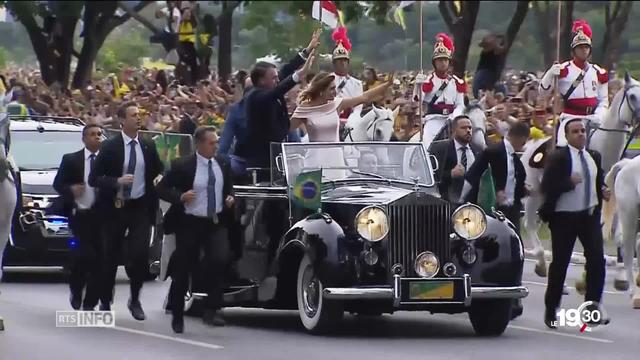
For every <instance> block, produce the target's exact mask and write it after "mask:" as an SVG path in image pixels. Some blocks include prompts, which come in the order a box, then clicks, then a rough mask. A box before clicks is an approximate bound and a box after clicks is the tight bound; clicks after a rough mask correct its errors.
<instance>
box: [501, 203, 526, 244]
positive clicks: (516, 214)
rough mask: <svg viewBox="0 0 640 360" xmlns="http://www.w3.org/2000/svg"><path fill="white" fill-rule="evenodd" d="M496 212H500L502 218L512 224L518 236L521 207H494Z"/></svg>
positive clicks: (516, 205)
mask: <svg viewBox="0 0 640 360" xmlns="http://www.w3.org/2000/svg"><path fill="white" fill-rule="evenodd" d="M496 210H498V211H500V212H502V213H503V214H504V216H505V217H506V218H507V219H509V221H511V222H512V223H513V225H514V226H515V227H516V234H518V236H520V219H521V218H522V213H521V211H522V206H521V205H519V204H515V205H511V206H505V205H498V206H496Z"/></svg>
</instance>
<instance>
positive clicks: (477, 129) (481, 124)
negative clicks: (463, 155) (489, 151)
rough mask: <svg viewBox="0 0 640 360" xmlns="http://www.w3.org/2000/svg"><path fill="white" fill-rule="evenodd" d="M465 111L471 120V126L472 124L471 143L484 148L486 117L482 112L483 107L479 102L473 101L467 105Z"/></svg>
mask: <svg viewBox="0 0 640 360" xmlns="http://www.w3.org/2000/svg"><path fill="white" fill-rule="evenodd" d="M465 113H466V115H467V116H468V117H469V119H470V120H471V126H473V132H472V137H471V143H472V144H474V145H475V146H477V147H479V148H480V149H484V148H486V147H487V139H486V135H487V117H486V116H485V114H484V109H483V108H482V106H481V105H480V104H479V103H477V102H475V103H472V104H469V106H467V108H466V110H465Z"/></svg>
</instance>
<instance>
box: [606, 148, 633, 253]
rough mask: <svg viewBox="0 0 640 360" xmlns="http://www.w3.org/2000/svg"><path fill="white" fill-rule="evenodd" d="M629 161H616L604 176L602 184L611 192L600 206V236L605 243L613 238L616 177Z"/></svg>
mask: <svg viewBox="0 0 640 360" xmlns="http://www.w3.org/2000/svg"><path fill="white" fill-rule="evenodd" d="M629 161H630V159H622V160H620V161H618V162H617V163H616V164H615V165H613V167H612V168H611V170H609V172H608V173H607V176H605V178H604V184H605V185H606V186H607V187H608V188H609V190H611V198H610V199H609V201H604V203H603V205H602V220H603V225H602V235H603V236H604V239H605V241H606V240H612V239H613V237H614V234H613V229H614V227H613V221H614V219H615V215H616V205H617V204H616V203H617V201H616V190H615V189H616V187H615V184H616V177H617V176H618V173H619V172H620V170H622V168H623V167H624V166H625V164H626V163H627V162H629Z"/></svg>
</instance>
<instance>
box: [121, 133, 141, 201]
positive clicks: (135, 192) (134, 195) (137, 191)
mask: <svg viewBox="0 0 640 360" xmlns="http://www.w3.org/2000/svg"><path fill="white" fill-rule="evenodd" d="M122 139H123V140H124V164H123V165H122V174H123V175H124V174H126V173H127V168H128V167H129V152H130V151H131V145H129V144H130V143H131V141H133V140H135V141H136V142H137V144H136V169H135V171H134V174H133V184H132V185H131V197H130V198H131V199H138V198H141V197H142V196H143V195H144V194H145V183H144V171H145V164H144V154H143V152H142V147H141V145H140V137H139V136H137V135H136V138H135V139H132V138H130V137H128V136H127V134H125V133H124V132H123V133H122ZM120 191H122V190H120Z"/></svg>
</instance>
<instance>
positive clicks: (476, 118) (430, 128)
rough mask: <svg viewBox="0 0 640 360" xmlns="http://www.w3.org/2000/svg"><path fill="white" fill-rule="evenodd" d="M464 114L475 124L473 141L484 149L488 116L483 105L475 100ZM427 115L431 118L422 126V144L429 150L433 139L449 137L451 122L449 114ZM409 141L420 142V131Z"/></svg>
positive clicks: (472, 124)
mask: <svg viewBox="0 0 640 360" xmlns="http://www.w3.org/2000/svg"><path fill="white" fill-rule="evenodd" d="M464 114H465V115H467V116H468V117H469V119H470V120H471V126H473V131H472V137H471V143H472V144H474V145H475V146H477V147H478V148H480V149H483V150H484V149H485V148H486V147H487V139H486V135H487V117H486V116H485V114H484V109H483V108H482V105H481V104H480V103H478V102H474V103H472V104H470V105H469V106H467V107H466V108H465V112H464ZM427 116H428V117H429V119H428V120H427V121H426V123H425V124H424V126H423V128H422V131H423V134H422V145H423V146H424V148H425V149H427V150H428V149H429V146H431V143H432V142H433V141H437V140H444V139H448V138H449V135H450V133H451V128H450V124H451V122H450V120H449V119H448V116H447V115H437V114H436V115H427ZM425 118H427V117H425ZM409 142H420V133H419V132H418V133H416V134H414V135H413V136H412V137H411V138H410V139H409Z"/></svg>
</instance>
